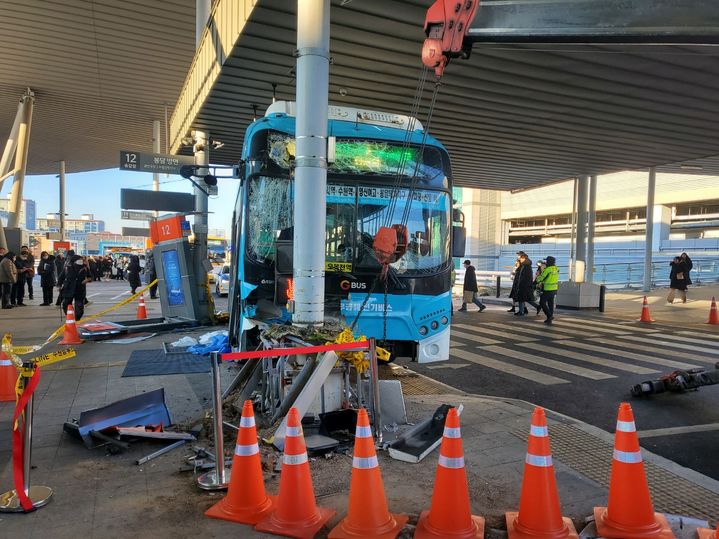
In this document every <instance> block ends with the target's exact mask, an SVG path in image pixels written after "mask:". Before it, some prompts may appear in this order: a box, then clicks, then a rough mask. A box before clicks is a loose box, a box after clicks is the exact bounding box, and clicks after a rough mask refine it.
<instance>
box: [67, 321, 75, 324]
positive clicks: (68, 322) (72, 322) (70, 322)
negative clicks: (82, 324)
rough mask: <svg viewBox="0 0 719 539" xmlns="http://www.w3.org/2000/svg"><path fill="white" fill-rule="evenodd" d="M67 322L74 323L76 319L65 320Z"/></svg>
mask: <svg viewBox="0 0 719 539" xmlns="http://www.w3.org/2000/svg"><path fill="white" fill-rule="evenodd" d="M65 323H66V324H74V323H75V321H74V320H65Z"/></svg>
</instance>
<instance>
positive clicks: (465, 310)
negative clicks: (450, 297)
mask: <svg viewBox="0 0 719 539" xmlns="http://www.w3.org/2000/svg"><path fill="white" fill-rule="evenodd" d="M457 312H458V313H466V312H467V308H466V307H464V308H462V309H457Z"/></svg>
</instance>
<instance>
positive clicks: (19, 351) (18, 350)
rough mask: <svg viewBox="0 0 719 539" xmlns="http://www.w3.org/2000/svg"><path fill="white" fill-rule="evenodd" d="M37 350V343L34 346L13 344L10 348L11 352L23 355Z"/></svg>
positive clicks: (38, 347) (38, 348)
mask: <svg viewBox="0 0 719 539" xmlns="http://www.w3.org/2000/svg"><path fill="white" fill-rule="evenodd" d="M38 350H40V346H39V345H37V344H36V345H34V346H13V349H12V351H13V353H14V354H17V355H19V356H23V355H25V354H32V353H33V352H37V351H38Z"/></svg>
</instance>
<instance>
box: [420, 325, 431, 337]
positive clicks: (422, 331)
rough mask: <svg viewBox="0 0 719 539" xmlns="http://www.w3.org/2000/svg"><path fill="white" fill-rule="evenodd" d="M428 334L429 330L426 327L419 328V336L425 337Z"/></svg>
mask: <svg viewBox="0 0 719 539" xmlns="http://www.w3.org/2000/svg"><path fill="white" fill-rule="evenodd" d="M428 332H429V330H428V329H427V326H421V327H420V328H419V334H420V335H427V333H428Z"/></svg>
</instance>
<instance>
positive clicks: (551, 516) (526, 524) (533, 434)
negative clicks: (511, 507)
mask: <svg viewBox="0 0 719 539" xmlns="http://www.w3.org/2000/svg"><path fill="white" fill-rule="evenodd" d="M505 518H506V520H507V533H508V535H509V539H530V538H533V539H536V538H538V537H541V538H543V539H564V538H572V539H577V538H578V537H579V536H578V535H577V530H576V529H575V528H574V524H573V523H572V521H571V520H570V519H568V518H565V517H562V511H561V508H560V504H559V493H558V492H557V482H556V479H555V477H554V465H553V463H552V452H551V449H550V446H549V431H548V429H547V418H546V416H545V415H544V409H543V408H540V407H539V406H538V407H536V408H535V409H534V412H533V413H532V425H531V427H530V430H529V444H528V448H527V458H526V460H525V463H524V479H523V480H522V494H521V496H520V498H519V512H508V513H506V515H505Z"/></svg>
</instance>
